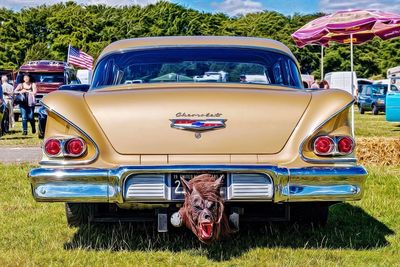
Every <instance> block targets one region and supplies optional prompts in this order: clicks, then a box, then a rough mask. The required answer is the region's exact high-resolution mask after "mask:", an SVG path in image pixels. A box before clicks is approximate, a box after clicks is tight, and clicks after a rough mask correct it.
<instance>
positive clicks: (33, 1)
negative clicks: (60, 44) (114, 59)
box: [0, 0, 159, 10]
mask: <svg viewBox="0 0 400 267" xmlns="http://www.w3.org/2000/svg"><path fill="white" fill-rule="evenodd" d="M158 1H159V0H118V1H115V0H75V2H76V3H78V4H84V5H96V4H105V5H108V6H127V5H140V6H146V5H149V4H154V3H157V2H158ZM60 2H67V0H0V7H5V8H9V9H14V10H18V9H21V8H23V7H33V6H38V5H44V4H46V5H52V4H56V3H60Z"/></svg>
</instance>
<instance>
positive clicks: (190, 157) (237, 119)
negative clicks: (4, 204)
mask: <svg viewBox="0 0 400 267" xmlns="http://www.w3.org/2000/svg"><path fill="white" fill-rule="evenodd" d="M228 39H229V38H228ZM168 40H170V39H168ZM184 40H185V42H190V41H188V39H184ZM200 40H203V39H194V41H195V42H196V44H197V47H195V48H196V49H197V50H195V53H194V55H192V54H190V53H191V51H194V50H191V49H193V44H192V45H190V44H189V45H188V44H187V43H185V42H184V43H185V44H186V45H188V47H189V48H190V49H189V48H188V49H187V50H184V51H182V48H176V47H175V46H174V47H172V49H174V50H171V49H170V50H168V49H167V50H165V51H164V50H162V49H160V48H159V47H157V48H156V49H158V50H157V51H154V53H166V54H164V57H160V56H158V55H157V56H154V54H152V53H153V51H151V53H150V56H151V57H149V56H148V55H146V57H144V59H146V60H144V59H143V62H145V63H144V64H143V66H138V65H140V64H138V63H137V62H136V61H135V60H138V58H140V56H143V55H144V54H145V53H143V54H141V55H138V56H136V54H135V56H134V57H132V60H134V63H132V64H134V65H133V66H134V68H136V72H135V73H139V72H140V71H144V72H145V73H144V74H141V77H139V78H140V79H141V80H142V81H143V82H142V83H140V84H124V79H121V77H119V78H118V79H114V78H112V79H110V81H117V80H118V81H119V84H114V85H112V84H108V83H109V81H107V79H106V77H107V76H108V75H109V74H108V73H107V68H109V66H110V62H112V61H113V62H122V61H120V60H116V58H112V57H110V58H109V59H110V60H111V61H105V62H102V61H101V60H100V63H98V65H97V71H95V74H94V82H93V84H92V90H90V91H89V92H87V93H83V92H61V91H60V92H57V93H54V94H51V95H49V96H47V97H46V98H45V99H44V101H43V102H44V105H45V107H46V109H47V111H48V120H47V130H46V137H45V141H44V146H43V149H44V150H43V153H44V154H43V160H42V161H41V163H40V164H41V165H42V166H41V168H37V169H33V170H32V171H31V172H30V174H29V177H30V180H31V184H32V193H33V196H34V198H35V199H36V200H37V201H44V202H57V201H61V202H67V203H69V204H67V215H68V218H69V221H70V223H71V224H77V223H78V222H81V223H82V222H87V221H88V220H89V219H90V220H92V221H113V220H118V221H140V220H156V222H158V227H159V230H160V231H165V230H166V228H167V226H168V222H167V220H168V219H170V218H171V219H172V218H173V217H171V215H172V214H174V212H176V211H177V210H178V209H179V207H181V205H182V203H183V198H184V191H183V187H182V184H181V179H188V180H190V179H192V178H193V177H195V176H197V175H199V174H204V173H207V174H210V175H213V176H215V177H222V178H223V185H222V186H221V191H220V194H221V195H222V196H223V198H224V200H225V203H226V211H227V213H228V215H229V217H230V218H232V221H233V222H237V221H238V218H241V220H246V219H247V220H250V221H253V222H254V221H257V220H258V221H261V220H289V219H291V218H293V217H295V216H298V217H302V218H308V219H313V218H314V219H315V221H318V220H319V221H320V222H326V216H327V210H328V209H327V208H328V207H329V205H331V204H332V203H337V202H341V201H346V200H359V199H360V198H361V197H362V195H363V193H364V182H365V176H366V171H365V169H364V168H363V167H362V166H358V165H357V164H356V158H355V150H354V148H355V142H354V139H353V137H352V136H351V129H350V126H349V120H348V117H349V116H348V115H349V110H350V108H351V105H352V103H353V98H352V96H351V95H350V94H348V93H346V92H343V91H341V90H313V91H307V90H304V89H302V88H301V81H300V78H299V77H300V75H299V73H298V70H297V67H296V65H295V61H294V60H293V59H292V55H291V54H289V52H286V51H281V52H279V53H277V54H272V55H270V54H267V55H265V54H264V53H266V52H265V51H264V49H265V50H266V51H267V53H270V52H271V51H272V53H275V52H273V51H275V50H274V49H276V47H273V48H274V49H271V47H267V48H268V49H266V48H262V49H261V50H263V51H261V52H260V51H259V50H260V48H257V47H256V48H251V50H252V49H254V50H255V51H256V54H254V53H253V52H254V51H248V49H249V48H248V47H245V46H244V44H245V42H247V39H246V38H243V39H229V40H230V41H234V42H236V45H235V46H233V47H232V48H227V49H225V50H224V49H221V47H220V45H221V44H220V43H218V42H223V41H221V40H224V39H215V38H214V39H213V38H211V40H209V41H210V42H215V43H214V44H213V45H211V46H209V47H203V45H202V44H199V42H202V41H200ZM158 41H159V40H158ZM181 41H182V40H181ZM258 41H260V40H258V39H257V42H258ZM167 42H171V41H167ZM225 42H226V40H225ZM267 44H269V45H270V46H275V45H276V44H275V43H272V44H271V43H267ZM149 45H150V44H149ZM253 45H254V44H253ZM238 47H239V48H238ZM243 47H245V49H242V48H243ZM118 49H119V50H118V51H120V50H121V48H118ZM229 49H230V50H229ZM213 50H214V51H213ZM145 52H146V53H147V51H145ZM177 52H179V53H177ZM185 53H187V54H186V56H190V57H198V58H201V59H203V58H204V57H206V56H209V57H210V58H211V59H212V60H217V59H218V60H219V59H220V58H221V57H223V55H224V53H225V55H236V56H235V57H232V58H230V62H229V64H225V65H222V64H221V63H220V62H219V61H218V62H211V63H207V64H210V66H229V71H228V69H223V71H226V72H227V73H229V75H230V78H228V79H231V80H230V81H232V82H230V83H215V82H214V83H205V82H204V83H200V82H189V81H188V78H187V77H190V74H189V73H192V75H193V76H196V75H198V74H197V73H194V72H193V66H194V63H193V61H195V60H193V61H192V62H191V63H190V64H187V63H186V62H187V61H185V60H183V61H184V63H182V64H183V65H182V64H181V63H179V64H181V66H179V67H182V66H184V67H185V68H187V71H186V72H185V73H186V75H183V74H179V75H176V74H175V75H172V74H171V75H169V76H170V77H171V82H154V81H157V79H158V78H159V77H162V79H163V80H165V79H167V78H168V75H165V72H164V73H159V72H157V74H158V75H159V77H155V78H153V77H149V73H152V72H154V68H157V70H159V69H163V70H165V69H166V68H167V66H162V64H161V65H160V64H158V63H157V64H152V65H151V66H147V65H146V66H144V65H145V64H151V62H150V60H160V58H168V60H169V62H168V63H169V64H171V62H172V63H173V64H172V65H173V67H177V65H178V63H176V62H175V61H176V59H175V58H174V57H176V58H178V59H180V57H184V54H185ZM213 53H214V54H213ZM246 53H247V54H246ZM257 53H260V54H257ZM106 55H107V53H106ZM110 55H112V54H111V52H110ZM166 55H168V57H167V56H166ZM122 56H123V58H124V60H125V62H129V55H127V54H123V55H122ZM263 56H265V57H267V58H268V61H267V62H268V63H265V64H266V65H265V66H266V68H269V67H271V70H272V71H271V72H268V71H267V70H265V71H264V70H263V72H264V76H265V77H266V79H265V81H266V82H264V83H251V82H242V81H240V80H239V76H241V75H242V74H243V70H244V69H246V68H247V74H251V75H261V74H262V73H257V70H259V69H260V68H259V67H258V66H252V65H249V64H250V63H251V64H260V63H259V62H260V58H262V57H263ZM104 57H105V58H106V56H104ZM281 57H282V58H281ZM249 58H250V59H251V58H254V61H252V60H250V61H245V62H243V60H249ZM212 60H210V61H212ZM224 60H227V59H225V58H224ZM235 60H236V61H238V63H237V64H236V65H234V66H233V67H232V64H233V63H235V62H236V61H235ZM274 60H275V61H274ZM149 62H150V63H149ZM254 62H256V63H254ZM103 63H104V65H102V64H103ZM217 63H218V64H219V65H218V64H217ZM245 64H247V65H245ZM285 64H286V65H285ZM290 64H293V65H290ZM102 66H103V67H102ZM129 66H130V65H129ZM201 66H202V67H201V68H202V71H203V69H204V62H202V65H201ZM244 66H246V68H243V67H244ZM170 67H171V66H168V68H170ZM219 68H221V67H219ZM237 68H238V69H240V71H238V70H237ZM290 68H292V70H291V71H289V70H290ZM99 70H102V71H101V72H100V71H99ZM110 70H115V69H114V68H110ZM168 71H170V69H168ZM285 71H287V72H285ZM250 72H251V73H250ZM288 72H291V73H292V74H293V75H297V76H293V77H291V78H290V77H289V78H288V79H286V80H285V79H283V78H282V77H283V74H284V73H286V74H287V73H288ZM113 73H117V75H123V74H124V73H125V74H126V73H130V71H129V70H128V69H124V70H122V69H121V70H120V71H115V72H113ZM118 73H119V74H118ZM265 73H270V75H271V76H267V75H266V74H265ZM183 76H185V77H183ZM128 78H129V79H131V80H132V79H139V78H138V77H128ZM179 79H184V81H183V82H179ZM148 81H153V82H148ZM239 81H240V82H239ZM267 81H268V82H267ZM279 81H281V83H286V84H280V83H279ZM333 100H334V101H333ZM132 210H135V211H134V212H133V211H132ZM77 214H85V216H84V218H82V217H79V216H78V215H77ZM235 218H236V219H235ZM171 222H172V221H171Z"/></svg>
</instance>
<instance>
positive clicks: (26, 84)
mask: <svg viewBox="0 0 400 267" xmlns="http://www.w3.org/2000/svg"><path fill="white" fill-rule="evenodd" d="M36 92H37V88H36V84H35V83H34V82H33V81H32V78H31V76H30V75H29V74H24V77H23V82H22V83H20V84H18V86H17V88H15V90H14V94H23V95H24V97H25V98H26V101H24V103H23V104H19V108H20V110H21V117H22V130H23V132H22V135H27V134H28V121H29V122H30V124H31V127H32V133H33V134H35V133H36V127H35V118H34V116H33V115H34V111H35V95H36Z"/></svg>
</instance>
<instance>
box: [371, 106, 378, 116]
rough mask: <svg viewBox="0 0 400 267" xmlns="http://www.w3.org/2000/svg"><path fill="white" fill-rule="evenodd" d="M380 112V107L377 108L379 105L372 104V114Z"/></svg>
mask: <svg viewBox="0 0 400 267" xmlns="http://www.w3.org/2000/svg"><path fill="white" fill-rule="evenodd" d="M378 113H379V109H378V108H377V106H372V114H374V115H378Z"/></svg>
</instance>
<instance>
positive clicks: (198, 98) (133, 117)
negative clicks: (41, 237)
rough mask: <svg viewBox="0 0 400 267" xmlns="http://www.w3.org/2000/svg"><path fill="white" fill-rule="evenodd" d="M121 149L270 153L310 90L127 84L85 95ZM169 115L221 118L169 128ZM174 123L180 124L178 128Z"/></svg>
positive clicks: (304, 104) (280, 145)
mask: <svg viewBox="0 0 400 267" xmlns="http://www.w3.org/2000/svg"><path fill="white" fill-rule="evenodd" d="M85 99H86V102H87V104H88V106H89V108H90V110H91V111H92V113H93V115H94V117H95V118H96V120H97V122H98V123H99V125H100V127H101V128H102V129H103V131H104V133H105V135H106V136H107V138H108V140H109V142H110V143H111V145H112V146H113V147H114V149H115V150H116V151H117V152H118V153H120V154H208V155H210V154H275V153H278V152H279V151H280V150H281V149H282V148H283V147H284V146H285V144H286V142H287V140H288V139H289V137H290V135H291V134H292V132H293V130H294V129H295V127H296V125H297V123H298V122H299V120H300V118H301V116H302V115H303V113H304V111H305V110H306V108H307V106H308V104H309V102H310V100H311V93H309V92H306V91H302V90H276V89H262V90H257V89H248V88H245V89H237V88H235V89H221V88H214V89H213V88H209V89H204V88H203V89H193V88H178V89H144V90H142V89H131V90H109V91H106V90H99V91H92V92H89V93H87V94H85ZM173 119H201V120H205V119H219V120H220V119H223V120H226V122H225V124H226V127H225V128H219V129H214V130H209V131H204V132H201V134H200V136H199V135H198V134H197V135H196V133H195V132H193V131H188V130H182V129H176V128H172V127H171V120H173ZM178 128H179V127H178Z"/></svg>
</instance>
